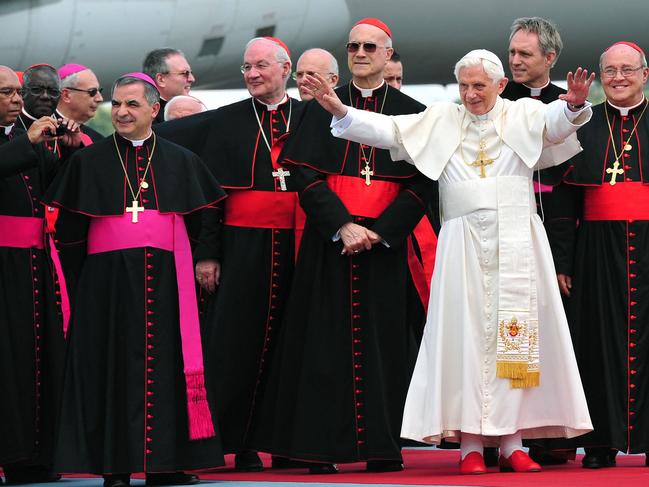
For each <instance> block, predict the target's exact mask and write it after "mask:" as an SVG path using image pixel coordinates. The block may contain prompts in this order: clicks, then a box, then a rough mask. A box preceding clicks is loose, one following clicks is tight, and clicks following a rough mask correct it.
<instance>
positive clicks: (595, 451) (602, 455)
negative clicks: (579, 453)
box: [581, 448, 617, 468]
mask: <svg viewBox="0 0 649 487" xmlns="http://www.w3.org/2000/svg"><path fill="white" fill-rule="evenodd" d="M616 455H617V450H613V449H611V448H586V455H584V458H582V460H581V466H582V467H584V468H607V467H615V465H616V462H615V456H616Z"/></svg>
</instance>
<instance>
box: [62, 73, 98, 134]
mask: <svg viewBox="0 0 649 487" xmlns="http://www.w3.org/2000/svg"><path fill="white" fill-rule="evenodd" d="M73 88H74V89H71V88H63V90H61V97H62V100H61V102H60V103H59V104H61V103H64V104H65V106H66V107H68V112H70V116H71V117H72V118H73V119H74V120H75V121H77V122H80V123H86V122H87V121H88V120H90V119H91V118H92V117H94V116H95V113H97V107H98V106H99V104H100V103H101V102H102V101H104V97H103V96H102V95H101V93H100V92H99V81H98V80H97V76H95V74H94V73H93V72H92V71H90V70H89V69H86V70H85V71H81V72H80V73H79V74H78V75H77V83H76V85H75V86H74V87H73ZM91 93H94V95H92V94H91ZM66 113H67V112H66Z"/></svg>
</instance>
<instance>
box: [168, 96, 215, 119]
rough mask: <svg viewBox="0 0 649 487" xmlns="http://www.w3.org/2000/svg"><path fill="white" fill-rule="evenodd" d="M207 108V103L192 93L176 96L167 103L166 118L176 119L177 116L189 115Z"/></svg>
mask: <svg viewBox="0 0 649 487" xmlns="http://www.w3.org/2000/svg"><path fill="white" fill-rule="evenodd" d="M206 110H207V107H206V106H205V104H204V103H203V102H202V101H200V100H199V99H198V98H196V97H193V96H191V95H179V96H174V97H173V98H172V99H171V100H169V102H168V103H167V104H166V105H165V111H164V119H165V121H167V120H176V119H177V118H183V117H188V116H189V115H195V114H196V113H201V112H204V111H206Z"/></svg>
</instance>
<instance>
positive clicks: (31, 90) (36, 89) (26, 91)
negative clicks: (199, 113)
mask: <svg viewBox="0 0 649 487" xmlns="http://www.w3.org/2000/svg"><path fill="white" fill-rule="evenodd" d="M45 93H47V94H48V96H49V97H50V98H58V97H59V96H61V90H59V89H58V88H51V87H49V86H40V85H36V86H23V88H22V90H20V94H21V95H22V96H23V97H24V96H26V95H30V94H31V95H32V96H42V95H43V94H45Z"/></svg>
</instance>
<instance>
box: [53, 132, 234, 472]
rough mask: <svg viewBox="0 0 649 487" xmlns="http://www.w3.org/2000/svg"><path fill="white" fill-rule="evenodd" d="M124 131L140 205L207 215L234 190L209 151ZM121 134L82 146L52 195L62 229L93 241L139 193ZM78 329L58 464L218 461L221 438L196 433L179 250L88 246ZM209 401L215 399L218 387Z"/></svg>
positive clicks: (136, 466)
mask: <svg viewBox="0 0 649 487" xmlns="http://www.w3.org/2000/svg"><path fill="white" fill-rule="evenodd" d="M156 139H157V140H156V141H155V150H153V137H149V138H148V139H147V140H146V141H145V142H144V144H143V145H142V146H140V147H134V146H133V145H132V144H131V142H130V141H128V140H126V139H123V138H121V137H119V136H116V140H117V144H118V147H119V150H120V154H121V155H122V158H123V161H124V164H125V165H126V171H127V172H128V178H129V181H130V182H131V184H132V186H133V188H134V189H135V191H137V188H138V187H139V185H140V179H141V178H143V177H144V174H145V171H146V167H147V160H148V158H149V156H151V154H152V151H153V154H152V159H151V166H150V168H149V170H148V173H147V174H146V178H145V180H146V181H147V183H148V188H143V189H142V192H141V194H140V195H139V197H138V201H139V205H140V206H143V207H144V208H146V209H147V210H155V209H157V210H158V211H159V212H161V213H163V214H168V213H176V214H180V215H185V217H184V218H185V221H186V222H187V221H189V220H190V219H192V218H200V216H201V213H200V212H198V211H197V210H200V209H202V208H204V207H206V206H208V205H211V204H214V203H215V202H217V201H219V200H220V199H222V198H223V197H224V193H223V191H222V190H221V189H220V187H219V186H218V183H217V182H216V181H215V180H214V178H213V177H212V176H211V174H210V173H209V171H208V170H207V168H206V167H205V165H204V164H203V163H202V161H200V159H199V158H198V157H197V156H196V155H195V154H192V153H191V152H189V151H187V150H185V149H183V148H182V147H178V146H177V145H175V144H173V143H171V142H168V141H166V140H164V139H163V138H162V137H157V138H156ZM114 144H115V142H114V140H113V137H107V138H105V139H103V140H101V141H99V142H97V143H95V144H93V145H92V146H90V147H88V148H86V149H83V150H81V151H78V152H76V153H75V154H74V155H73V156H72V158H71V159H70V161H69V162H68V163H67V165H66V167H65V169H64V170H63V171H62V172H61V173H60V174H59V176H57V178H56V179H55V180H54V182H53V183H52V185H51V187H50V189H49V190H48V193H47V195H46V197H45V201H47V202H48V203H49V204H52V205H54V206H58V207H60V208H61V212H60V214H59V221H58V227H59V229H60V231H66V232H67V234H68V235H71V234H74V233H75V232H76V233H77V238H78V239H79V240H83V239H85V238H86V235H87V233H88V225H89V221H90V220H91V219H92V218H93V217H97V218H101V217H104V216H119V215H123V214H124V212H125V207H126V206H130V204H131V200H132V199H133V198H132V196H131V193H130V190H129V187H128V184H127V183H126V179H125V175H124V170H123V167H122V166H121V164H120V160H119V158H118V155H117V149H116V147H115V145H114ZM76 291H77V292H76V300H75V302H74V307H73V311H72V318H71V323H70V329H69V333H68V341H69V347H68V356H67V361H66V367H65V379H64V389H63V400H62V415H61V425H60V429H59V436H58V442H57V457H56V465H57V468H58V469H59V470H60V471H65V472H92V473H130V472H142V471H146V472H164V471H175V470H180V469H197V468H205V467H212V466H219V465H222V463H223V456H222V451H221V446H220V441H219V438H218V430H217V436H216V437H212V438H209V439H205V440H198V441H190V439H189V433H188V419H187V399H186V387H185V385H186V384H185V377H184V376H183V356H182V354H181V337H180V329H179V308H178V302H179V300H178V287H177V282H176V267H175V263H174V255H173V253H172V252H170V251H167V250H162V249H159V248H155V247H149V246H147V247H135V248H129V249H123V250H114V251H109V252H101V253H94V254H89V255H87V256H86V257H85V260H84V262H83V265H82V267H81V273H80V276H79V281H78V286H77V290H76ZM208 401H209V402H210V403H212V402H213V401H212V399H211V397H209V394H208Z"/></svg>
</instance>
